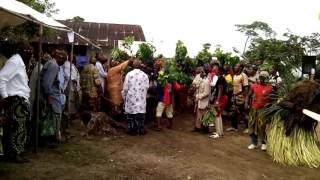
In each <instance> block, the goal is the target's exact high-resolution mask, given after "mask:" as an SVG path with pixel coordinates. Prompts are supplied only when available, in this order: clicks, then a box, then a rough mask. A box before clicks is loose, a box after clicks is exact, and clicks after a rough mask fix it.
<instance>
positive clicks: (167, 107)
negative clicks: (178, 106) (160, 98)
mask: <svg viewBox="0 0 320 180" xmlns="http://www.w3.org/2000/svg"><path fill="white" fill-rule="evenodd" d="M164 110H166V115H167V118H173V106H172V104H169V105H165V104H163V102H159V103H158V106H157V114H156V117H161V116H162V113H163V111H164Z"/></svg>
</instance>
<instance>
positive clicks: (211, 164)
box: [0, 114, 320, 180]
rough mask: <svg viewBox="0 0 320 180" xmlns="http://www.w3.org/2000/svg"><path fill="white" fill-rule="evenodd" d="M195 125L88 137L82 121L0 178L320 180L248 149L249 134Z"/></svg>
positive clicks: (182, 121)
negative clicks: (216, 134)
mask: <svg viewBox="0 0 320 180" xmlns="http://www.w3.org/2000/svg"><path fill="white" fill-rule="evenodd" d="M150 126H151V125H150ZM164 126H165V124H164ZM192 127H193V117H192V115H190V114H183V115H178V116H177V118H176V120H175V126H174V129H173V130H168V129H163V131H161V132H156V131H152V130H149V133H148V134H147V135H145V136H128V135H126V134H125V133H124V132H120V133H119V134H118V135H115V136H106V137H91V138H86V137H82V136H81V134H82V133H81V132H83V127H82V126H81V125H80V123H79V122H77V123H75V124H74V126H73V128H72V129H71V130H70V132H71V135H72V136H73V137H72V138H71V139H70V140H69V141H68V142H66V143H63V144H60V145H59V146H58V147H57V148H56V149H49V148H41V149H40V150H39V152H38V153H37V154H35V153H32V152H29V153H27V157H28V158H29V159H30V160H31V162H30V163H27V164H10V163H3V162H0V179H161V180H162V179H217V180H225V179H236V180H237V179H239V180H245V179H248V180H256V179H272V180H273V179H279V180H289V179H290V180H291V179H299V180H303V179H306V180H307V179H308V180H309V179H315V180H319V179H320V170H319V169H310V168H305V167H287V166H283V165H279V164H276V163H274V162H273V161H272V159H271V158H270V156H268V155H267V154H266V152H262V151H261V150H260V149H255V150H248V149H247V145H248V143H249V138H248V135H246V134H243V133H241V132H238V133H234V132H233V133H226V134H225V136H224V137H223V138H221V139H210V138H208V135H207V134H201V133H194V132H190V130H191V129H192Z"/></svg>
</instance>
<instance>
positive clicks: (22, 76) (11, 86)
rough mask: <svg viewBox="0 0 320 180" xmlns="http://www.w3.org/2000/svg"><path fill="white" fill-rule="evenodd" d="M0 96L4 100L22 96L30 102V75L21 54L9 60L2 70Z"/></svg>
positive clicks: (0, 72)
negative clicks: (9, 97)
mask: <svg viewBox="0 0 320 180" xmlns="http://www.w3.org/2000/svg"><path fill="white" fill-rule="evenodd" d="M0 95H1V97H2V98H7V97H8V96H20V97H23V98H25V99H26V100H29V97H30V88H29V86H28V75H27V72H26V66H25V64H24V62H23V60H22V58H21V56H20V55H19V54H15V55H13V56H12V57H11V58H10V59H8V60H7V61H6V63H5V65H4V66H3V68H2V69H1V70H0Z"/></svg>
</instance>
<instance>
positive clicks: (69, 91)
mask: <svg viewBox="0 0 320 180" xmlns="http://www.w3.org/2000/svg"><path fill="white" fill-rule="evenodd" d="M73 46H74V43H73V42H71V52H70V77H69V82H68V84H69V89H68V117H67V118H68V122H67V127H68V126H69V123H70V119H71V112H70V111H71V98H70V94H71V87H72V79H71V77H72V61H73Z"/></svg>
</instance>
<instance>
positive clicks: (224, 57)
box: [213, 48, 240, 67]
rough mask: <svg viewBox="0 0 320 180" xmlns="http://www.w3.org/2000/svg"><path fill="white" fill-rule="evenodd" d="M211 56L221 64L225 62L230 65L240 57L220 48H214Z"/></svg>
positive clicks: (237, 61)
mask: <svg viewBox="0 0 320 180" xmlns="http://www.w3.org/2000/svg"><path fill="white" fill-rule="evenodd" d="M213 56H214V57H217V59H218V61H219V62H220V63H221V64H226V65H229V66H230V67H233V66H234V65H236V64H238V63H239V62H240V58H239V57H238V56H232V54H231V53H225V52H223V51H222V50H221V49H220V48H216V50H215V51H214V53H213Z"/></svg>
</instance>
